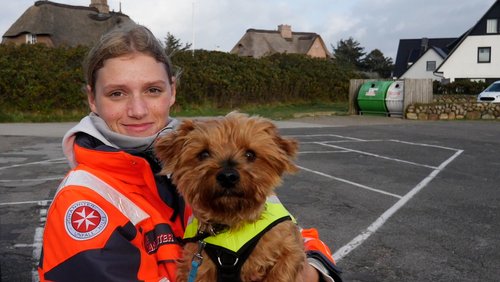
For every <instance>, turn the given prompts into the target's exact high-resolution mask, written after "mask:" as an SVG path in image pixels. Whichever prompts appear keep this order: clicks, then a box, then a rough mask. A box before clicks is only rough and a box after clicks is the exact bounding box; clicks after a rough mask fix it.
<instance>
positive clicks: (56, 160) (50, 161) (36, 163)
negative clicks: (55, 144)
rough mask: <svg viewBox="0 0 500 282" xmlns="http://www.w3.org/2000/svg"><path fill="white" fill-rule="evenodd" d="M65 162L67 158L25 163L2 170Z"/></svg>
mask: <svg viewBox="0 0 500 282" xmlns="http://www.w3.org/2000/svg"><path fill="white" fill-rule="evenodd" d="M64 160H66V158H59V159H51V160H44V161H38V162H31V163H24V164H15V165H9V166H2V167H0V170H4V169H8V168H14V167H21V166H28V165H38V164H45V163H62V162H63V161H64Z"/></svg>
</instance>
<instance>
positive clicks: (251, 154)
mask: <svg viewBox="0 0 500 282" xmlns="http://www.w3.org/2000/svg"><path fill="white" fill-rule="evenodd" d="M256 157H257V156H256V155H255V152H254V151H252V150H247V151H246V152H245V158H247V160H248V161H249V162H253V161H255V158H256Z"/></svg>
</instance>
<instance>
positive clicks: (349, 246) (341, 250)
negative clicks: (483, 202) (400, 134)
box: [333, 150, 463, 262]
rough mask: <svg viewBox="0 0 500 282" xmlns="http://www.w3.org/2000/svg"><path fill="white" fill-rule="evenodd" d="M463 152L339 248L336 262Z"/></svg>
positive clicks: (358, 244) (335, 254) (437, 169)
mask: <svg viewBox="0 0 500 282" xmlns="http://www.w3.org/2000/svg"><path fill="white" fill-rule="evenodd" d="M462 152H463V150H456V152H455V154H453V156H451V157H450V158H448V159H447V160H446V161H444V162H443V163H441V165H440V166H439V167H437V168H436V169H435V170H433V171H432V172H431V173H430V174H429V175H428V176H427V177H426V178H424V179H423V180H422V181H421V182H420V183H418V184H417V186H415V187H414V188H413V189H412V190H410V192H408V193H407V194H406V195H404V196H403V197H402V198H401V199H400V200H399V201H397V202H396V203H395V204H394V205H393V206H392V207H390V208H389V209H388V210H386V211H385V212H384V213H383V214H382V215H381V216H380V217H378V218H377V219H376V220H375V221H374V222H373V223H372V224H371V225H370V226H368V228H366V230H364V231H363V232H361V233H360V234H359V235H358V236H356V237H354V239H352V240H351V241H350V242H349V243H347V244H346V245H344V246H342V247H341V248H339V249H338V250H337V251H336V252H335V253H334V254H333V258H334V259H335V261H337V262H338V261H340V260H341V259H342V258H344V257H345V256H346V255H347V254H349V253H350V252H352V251H353V250H354V249H356V248H357V247H359V246H360V245H361V244H362V243H363V242H364V241H366V239H368V238H369V237H370V236H371V235H372V234H373V233H375V232H376V231H377V230H378V229H379V228H380V227H382V225H384V223H386V222H387V220H389V218H390V217H391V216H392V215H394V213H396V212H397V211H398V210H399V209H400V208H402V207H403V206H404V205H405V204H406V203H408V201H409V200H411V199H412V198H413V196H415V195H416V194H417V193H418V192H420V191H421V190H422V189H423V188H424V187H426V186H427V185H428V184H429V183H430V182H431V181H432V180H433V179H434V178H435V177H436V176H437V175H438V174H439V173H440V172H441V171H442V170H443V169H444V168H445V167H446V166H447V165H448V164H449V163H451V162H452V161H453V160H454V159H456V158H457V157H458V156H459V155H460V154H462Z"/></svg>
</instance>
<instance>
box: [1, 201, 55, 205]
mask: <svg viewBox="0 0 500 282" xmlns="http://www.w3.org/2000/svg"><path fill="white" fill-rule="evenodd" d="M51 202H52V200H38V201H23V202H7V203H0V206H15V205H35V204H36V205H39V206H46V205H48V204H49V203H51Z"/></svg>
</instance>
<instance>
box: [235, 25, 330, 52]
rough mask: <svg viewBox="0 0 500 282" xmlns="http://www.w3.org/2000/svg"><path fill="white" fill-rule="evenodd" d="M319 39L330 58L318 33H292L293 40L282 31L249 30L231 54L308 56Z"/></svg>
mask: <svg viewBox="0 0 500 282" xmlns="http://www.w3.org/2000/svg"><path fill="white" fill-rule="evenodd" d="M317 39H319V40H320V42H321V44H322V45H323V48H324V49H325V51H326V53H327V54H328V56H330V54H329V52H328V49H327V48H326V46H325V43H324V42H323V39H321V36H319V35H318V34H317V33H314V32H292V36H291V38H289V39H285V38H283V37H282V36H281V33H280V31H277V30H261V29H248V30H247V31H246V33H245V35H244V36H243V37H242V38H241V39H240V41H238V43H236V45H235V46H234V47H233V49H232V50H231V53H233V54H238V55H239V56H248V57H256V58H259V57H262V56H265V55H269V54H274V53H292V54H293V53H297V54H307V52H309V50H310V49H311V47H312V45H313V43H314V42H315V41H316V40H317Z"/></svg>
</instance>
